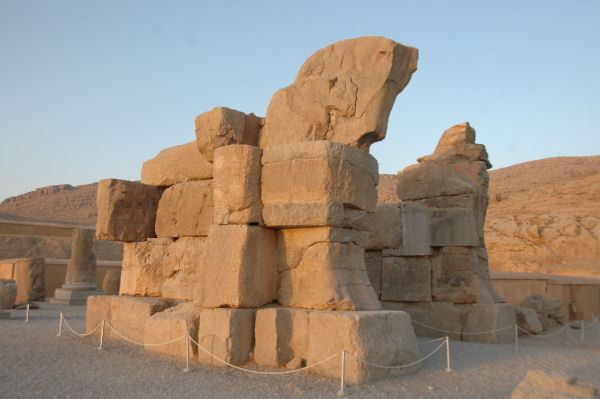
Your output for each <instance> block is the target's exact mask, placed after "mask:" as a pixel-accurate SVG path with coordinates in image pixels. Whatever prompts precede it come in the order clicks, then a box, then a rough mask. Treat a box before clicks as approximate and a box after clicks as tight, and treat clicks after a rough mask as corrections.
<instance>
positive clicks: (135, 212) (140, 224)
mask: <svg viewBox="0 0 600 399" xmlns="http://www.w3.org/2000/svg"><path fill="white" fill-rule="evenodd" d="M162 194H163V189H162V188H161V187H155V186H150V185H147V184H142V183H138V182H132V181H127V180H117V179H106V180H101V181H100V182H99V183H98V195H97V198H96V204H97V207H98V220H97V222H96V238H98V239H99V240H111V241H125V242H132V241H144V240H146V238H150V237H155V236H156V235H155V232H154V223H155V221H156V208H157V207H158V201H159V200H160V197H161V196H162Z"/></svg>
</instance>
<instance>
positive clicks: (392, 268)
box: [381, 256, 431, 302]
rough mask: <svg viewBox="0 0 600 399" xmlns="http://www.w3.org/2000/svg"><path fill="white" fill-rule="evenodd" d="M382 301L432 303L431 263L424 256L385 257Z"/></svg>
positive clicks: (382, 270)
mask: <svg viewBox="0 0 600 399" xmlns="http://www.w3.org/2000/svg"><path fill="white" fill-rule="evenodd" d="M381 300H382V301H400V302H430V301H431V261H430V260H429V259H428V258H426V257H422V256H406V257H384V258H383V259H382V265H381Z"/></svg>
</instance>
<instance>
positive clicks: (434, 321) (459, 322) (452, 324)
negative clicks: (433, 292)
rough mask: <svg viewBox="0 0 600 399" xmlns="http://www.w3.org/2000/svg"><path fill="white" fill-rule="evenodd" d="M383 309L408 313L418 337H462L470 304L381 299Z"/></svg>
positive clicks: (457, 338) (458, 338)
mask: <svg viewBox="0 0 600 399" xmlns="http://www.w3.org/2000/svg"><path fill="white" fill-rule="evenodd" d="M381 304H382V305H383V307H384V309H390V310H403V311H405V312H407V313H408V314H410V316H411V318H412V324H413V327H414V329H415V334H416V335H417V336H419V337H432V338H440V337H445V336H449V337H450V338H451V339H454V340H458V341H460V340H461V339H462V332H463V326H464V324H465V318H466V313H467V311H468V309H469V307H470V306H471V305H455V304H452V303H448V302H421V303H409V302H391V301H382V302H381Z"/></svg>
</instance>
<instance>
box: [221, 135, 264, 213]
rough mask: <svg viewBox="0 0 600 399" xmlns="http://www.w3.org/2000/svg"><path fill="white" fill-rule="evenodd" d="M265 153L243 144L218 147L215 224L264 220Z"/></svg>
mask: <svg viewBox="0 0 600 399" xmlns="http://www.w3.org/2000/svg"><path fill="white" fill-rule="evenodd" d="M261 154H262V150H261V149H260V148H258V147H254V146H250V145H243V144H238V145H228V146H225V147H219V148H217V149H216V150H215V156H214V161H213V164H214V180H213V189H214V203H215V217H214V220H215V224H251V223H262V202H261V197H260V192H261V188H260V174H261V164H260V158H261Z"/></svg>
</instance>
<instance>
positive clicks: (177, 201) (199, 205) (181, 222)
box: [156, 180, 214, 237]
mask: <svg viewBox="0 0 600 399" xmlns="http://www.w3.org/2000/svg"><path fill="white" fill-rule="evenodd" d="M213 214H214V202H213V188H212V180H201V181H193V182H187V183H179V184H176V185H174V186H171V187H169V188H167V189H166V190H165V192H164V194H163V195H162V197H161V198H160V202H159V203H158V209H157V211H156V235H157V236H158V237H198V236H207V235H208V228H209V227H210V225H211V224H212V223H213Z"/></svg>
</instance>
